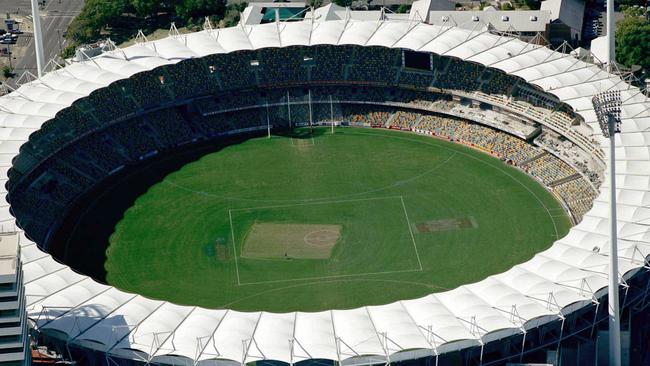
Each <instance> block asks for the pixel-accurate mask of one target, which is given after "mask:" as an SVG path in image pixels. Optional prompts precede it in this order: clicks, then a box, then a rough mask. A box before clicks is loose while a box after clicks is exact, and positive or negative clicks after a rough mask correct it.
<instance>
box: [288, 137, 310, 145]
mask: <svg viewBox="0 0 650 366" xmlns="http://www.w3.org/2000/svg"><path fill="white" fill-rule="evenodd" d="M309 139H310V140H311V144H312V146H315V145H316V142H315V141H314V136H313V135H312V136H311V137H310V138H309ZM293 140H294V137H291V146H296V145H294V143H293ZM296 140H298V141H303V140H304V139H296ZM298 145H300V144H298Z"/></svg>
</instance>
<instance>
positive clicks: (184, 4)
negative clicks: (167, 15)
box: [175, 0, 226, 21]
mask: <svg viewBox="0 0 650 366" xmlns="http://www.w3.org/2000/svg"><path fill="white" fill-rule="evenodd" d="M175 10H176V15H177V16H178V17H179V18H181V19H183V20H185V21H187V20H189V19H191V18H197V17H204V16H206V15H217V16H220V17H223V16H224V14H225V12H226V0H180V1H178V3H177V4H176V7H175Z"/></svg>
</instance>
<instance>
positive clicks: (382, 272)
mask: <svg viewBox="0 0 650 366" xmlns="http://www.w3.org/2000/svg"><path fill="white" fill-rule="evenodd" d="M386 199H399V200H400V202H401V204H402V209H403V210H404V217H405V218H406V225H407V226H408V229H409V233H410V235H411V241H412V242H413V248H415V257H416V258H417V260H418V265H419V267H420V268H419V269H404V270H395V271H381V272H366V273H352V274H343V275H332V276H320V277H303V278H292V279H285V280H269V281H256V282H244V283H242V282H241V280H240V277H239V264H238V261H237V241H236V239H235V229H234V225H233V221H232V212H233V211H247V210H262V209H274V208H285V207H296V206H308V205H325V204H335V203H345V202H358V201H377V200H386ZM228 218H229V219H230V233H231V235H232V242H233V253H234V255H235V271H236V273H237V285H238V286H246V285H261V284H266V283H281V282H293V281H306V280H326V279H334V278H348V277H361V276H371V275H379V274H391V273H406V272H422V271H423V270H424V269H423V268H422V262H421V261H420V253H419V252H418V248H417V245H416V244H415V236H414V235H413V230H412V229H411V222H410V220H409V217H408V214H407V213H406V206H405V205H404V197H403V196H385V197H369V198H357V199H349V200H336V201H324V202H303V203H296V204H288V205H275V206H259V207H244V208H233V209H229V210H228ZM242 258H244V257H242Z"/></svg>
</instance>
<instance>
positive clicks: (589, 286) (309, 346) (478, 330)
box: [0, 19, 650, 362]
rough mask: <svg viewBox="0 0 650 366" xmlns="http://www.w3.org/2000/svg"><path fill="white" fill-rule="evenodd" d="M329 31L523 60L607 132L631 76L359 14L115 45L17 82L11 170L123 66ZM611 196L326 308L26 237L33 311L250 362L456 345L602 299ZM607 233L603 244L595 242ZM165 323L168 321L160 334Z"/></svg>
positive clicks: (632, 197)
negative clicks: (540, 248) (181, 282)
mask: <svg viewBox="0 0 650 366" xmlns="http://www.w3.org/2000/svg"><path fill="white" fill-rule="evenodd" d="M318 44H356V45H380V46H387V47H398V48H407V49H415V50H422V51H430V52H434V53H438V54H446V55H448V56H453V57H457V58H460V59H466V60H471V61H475V62H478V63H481V64H483V65H487V66H491V67H494V68H497V69H500V70H503V71H505V72H508V73H513V74H514V75H517V76H520V77H522V78H523V79H525V80H528V81H531V82H532V83H533V84H535V85H537V86H539V87H540V88H542V89H544V90H546V91H547V92H549V93H552V94H554V95H556V96H557V97H558V98H559V99H560V100H562V101H564V102H566V103H568V104H569V105H571V106H572V107H574V108H576V109H577V110H578V113H580V114H581V115H582V116H583V117H584V118H585V120H586V121H587V123H590V124H591V127H592V128H595V133H596V134H595V137H596V138H597V139H600V140H602V139H601V138H600V137H599V134H597V132H598V127H597V126H596V125H595V124H594V122H595V114H594V112H593V109H592V106H591V101H590V96H591V95H592V94H594V93H597V92H599V91H601V90H604V89H608V88H615V89H628V88H629V87H628V86H627V85H626V84H624V83H622V82H621V81H620V78H618V77H617V76H608V75H607V74H606V73H605V72H603V71H600V70H598V69H596V68H594V67H593V66H591V65H588V64H585V63H583V62H582V61H577V60H576V59H575V58H573V57H572V56H568V55H564V54H559V53H556V52H554V51H552V50H549V49H548V48H545V47H539V46H534V45H530V44H526V43H524V42H522V41H519V40H514V39H509V38H507V37H498V36H494V35H491V34H489V33H487V32H486V30H485V29H478V28H477V29H475V30H467V29H458V28H446V27H439V26H433V25H428V24H424V23H419V24H415V23H409V22H400V21H397V20H395V21H383V22H382V21H360V20H354V19H351V20H333V21H318V22H314V23H312V22H311V21H304V22H291V23H281V24H275V23H269V24H263V25H255V26H246V27H243V26H236V27H232V28H227V29H219V30H216V29H215V30H214V31H212V33H211V34H210V33H208V32H207V31H203V32H197V33H193V34H188V35H182V36H178V37H176V38H166V39H162V40H159V41H152V42H147V43H144V44H136V45H133V46H130V47H126V48H124V49H122V50H115V51H111V52H109V53H105V54H103V55H101V56H98V57H97V58H95V59H94V60H95V62H92V61H89V62H85V63H82V64H75V65H71V66H67V67H66V68H65V69H64V70H57V71H54V72H50V73H48V74H46V75H45V76H43V77H42V78H41V80H35V81H33V82H31V83H27V84H25V85H23V86H21V88H19V90H18V93H14V94H10V95H8V96H3V97H0V106H2V107H1V108H0V154H4V155H2V156H1V157H0V168H1V169H3V172H5V173H6V171H7V169H8V168H9V165H10V163H11V157H12V156H13V155H14V154H16V153H17V152H18V148H19V146H20V145H21V144H22V143H23V141H24V140H26V139H27V138H28V136H29V134H30V133H32V132H33V131H34V129H35V128H39V127H40V126H41V125H42V124H43V123H44V122H45V121H47V120H48V119H50V118H51V117H53V116H54V115H55V114H56V113H57V112H58V111H60V110H61V109H63V108H65V107H66V106H69V105H70V104H71V103H72V102H74V101H75V100H78V99H80V98H81V97H83V96H86V95H88V94H90V93H91V92H92V91H94V90H97V89H98V88H101V87H103V86H105V85H108V84H110V83H112V82H115V81H117V80H120V79H122V78H126V77H130V76H132V75H134V74H136V73H139V72H143V71H146V70H152V69H154V68H156V67H159V66H161V65H169V64H174V63H177V62H179V61H181V60H184V59H189V58H194V57H201V56H206V55H210V54H216V53H225V52H233V51H238V50H246V49H260V48H265V47H286V46H294V45H318ZM20 94H23V95H25V96H26V97H27V98H29V99H31V100H29V99H27V98H25V97H21V96H20ZM622 96H623V99H624V100H625V101H626V102H625V105H624V107H623V117H624V118H625V119H626V120H625V123H624V125H623V130H624V134H622V135H620V136H619V137H618V138H617V140H618V143H619V147H618V148H617V159H618V171H619V175H618V176H617V182H618V183H619V187H618V188H619V190H618V199H619V219H620V226H619V232H620V233H621V235H624V236H626V237H627V238H626V239H624V240H621V243H620V253H619V254H620V255H621V262H620V268H621V272H622V273H625V272H628V273H632V272H633V271H635V270H636V269H637V268H639V267H640V266H641V265H642V263H643V261H642V258H641V256H644V255H647V254H648V253H650V248H646V247H643V248H642V249H641V250H637V249H636V248H635V247H634V245H635V243H637V242H643V243H647V242H648V241H650V229H648V226H645V225H639V224H638V223H640V220H643V221H645V220H650V209H648V208H645V207H643V206H647V205H650V174H649V173H648V168H649V167H650V134H648V133H647V131H645V132H644V131H643V130H644V129H646V128H648V127H650V112H648V107H650V102H648V100H647V98H645V97H644V96H642V95H640V94H639V93H638V90H637V89H634V88H631V89H630V90H626V91H624V92H622ZM3 127H4V128H3ZM576 131H578V130H576ZM581 131H582V130H580V131H579V132H581ZM603 148H604V151H605V152H606V151H607V149H606V146H603ZM603 187H606V184H605V185H603ZM607 200H608V197H607V195H606V194H601V195H600V196H599V197H598V198H597V200H596V202H595V204H594V207H593V209H592V210H591V211H590V212H589V213H587V215H586V216H585V219H584V220H583V222H582V223H580V224H578V225H577V226H576V227H574V228H572V229H571V231H570V232H569V234H568V235H567V236H565V237H564V238H561V239H559V240H558V241H557V242H556V243H555V244H554V245H553V246H552V247H551V248H550V249H548V250H546V251H544V252H541V253H539V254H537V255H536V256H535V257H534V258H533V259H531V260H530V261H528V262H526V263H522V264H520V265H517V266H515V267H513V268H512V269H510V270H509V271H507V272H504V273H501V274H497V275H494V276H491V277H489V278H487V279H485V280H483V281H481V282H478V283H475V284H470V285H466V286H462V287H459V288H457V289H454V290H450V291H447V292H444V293H437V294H432V295H428V296H425V297H422V298H420V299H412V300H405V301H400V302H396V303H392V304H387V305H383V306H369V307H362V308H358V309H350V310H331V311H323V312H318V313H302V312H297V313H287V314H274V313H265V312H264V313H261V312H253V313H244V312H237V311H230V310H208V309H202V308H197V307H187V306H180V305H174V304H170V303H167V302H161V301H154V300H150V299H147V298H144V297H142V296H138V295H134V294H127V293H124V292H122V291H120V290H117V289H115V288H112V287H109V286H105V285H102V284H98V283H96V282H94V281H93V280H92V279H90V278H87V277H85V276H83V275H80V274H77V273H75V272H73V271H72V270H70V269H69V268H67V267H66V266H65V265H63V264H60V263H58V262H56V261H55V260H54V259H52V258H51V257H50V256H49V255H47V254H46V253H43V252H41V251H40V250H39V249H38V248H37V247H36V246H35V245H34V244H32V243H30V242H29V241H28V240H27V239H26V238H24V237H23V238H22V239H24V240H22V239H21V245H22V258H23V261H24V266H23V268H24V272H25V282H26V295H27V298H28V311H29V314H30V317H32V318H37V317H38V316H39V314H41V315H42V316H43V317H42V319H40V320H39V322H38V324H37V326H38V327H40V329H42V330H48V331H56V333H55V334H58V335H64V336H65V337H69V339H71V340H72V341H73V342H76V343H77V344H81V345H83V346H86V347H90V348H94V349H99V350H102V351H109V350H110V352H111V353H112V354H115V355H121V356H123V357H140V358H142V357H145V358H150V357H154V360H155V359H163V358H165V357H168V356H177V357H184V358H187V359H190V360H199V361H201V360H203V361H207V360H210V359H214V358H219V359H226V360H232V361H235V362H241V361H242V357H245V358H246V359H245V361H254V360H259V359H273V360H279V361H284V362H291V361H294V362H295V361H298V360H304V359H309V358H325V359H333V360H334V359H337V358H338V357H339V353H338V352H337V349H339V350H340V351H341V352H340V357H341V358H342V359H343V360H345V359H348V358H356V357H360V356H365V355H372V356H377V357H380V358H385V357H386V356H387V355H386V353H389V354H396V353H397V352H400V351H402V350H406V349H411V350H412V349H421V350H425V351H426V350H432V348H433V349H435V350H436V351H437V352H445V351H451V350H455V349H458V348H462V347H469V346H475V345H478V344H479V343H480V342H486V341H489V340H491V339H495V338H498V337H502V336H507V335H509V334H515V333H519V332H521V329H522V327H523V328H527V327H530V326H536V325H537V324H539V323H541V322H544V321H549V320H552V319H557V316H558V314H560V313H562V312H564V311H572V309H575V308H576V307H578V306H587V305H589V304H591V303H592V302H593V300H594V299H593V297H592V295H593V294H594V293H597V292H599V291H600V292H602V291H603V289H605V288H606V285H607V283H606V275H605V274H606V271H607V264H608V253H607V240H608V239H607V236H606V232H607V225H606V221H607V220H606V217H607ZM0 210H2V211H1V213H0V221H2V220H3V218H5V217H7V218H8V216H6V214H7V210H6V206H0ZM594 246H599V247H600V251H599V252H595V251H593V247H594ZM639 253H641V255H639ZM549 294H550V295H552V298H553V303H550V302H549ZM57 307H59V308H58V310H54V309H55V308H57ZM513 307H514V308H516V310H517V316H516V317H514V316H513V314H512V313H511V311H512V308H513ZM154 334H159V336H158V339H156V342H154V337H156V336H154ZM290 341H293V347H292V346H291V342H290ZM429 342H431V343H429ZM153 343H155V344H156V346H155V347H152V344H153ZM292 349H293V351H292Z"/></svg>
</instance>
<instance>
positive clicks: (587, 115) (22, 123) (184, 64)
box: [0, 18, 650, 365]
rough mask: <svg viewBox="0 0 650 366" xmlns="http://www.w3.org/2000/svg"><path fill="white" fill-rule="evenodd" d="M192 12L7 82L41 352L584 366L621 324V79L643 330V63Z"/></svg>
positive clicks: (7, 159) (627, 259)
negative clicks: (613, 247)
mask: <svg viewBox="0 0 650 366" xmlns="http://www.w3.org/2000/svg"><path fill="white" fill-rule="evenodd" d="M174 29H175V28H174V27H172V30H171V31H170V35H169V37H167V38H165V39H162V40H158V41H148V40H147V39H146V38H145V37H140V38H139V41H138V42H137V43H136V44H135V45H133V46H129V47H125V48H117V47H114V46H111V47H109V48H110V49H109V50H108V51H107V52H104V53H103V54H101V55H100V56H97V57H92V58H89V59H87V60H85V61H83V62H79V63H74V64H70V65H66V66H63V67H60V66H58V65H52V66H54V67H52V69H51V70H50V71H49V72H48V73H46V74H45V75H43V76H42V77H40V78H34V80H30V81H27V80H24V81H25V82H24V83H23V84H22V85H21V86H20V87H19V88H18V89H16V90H15V91H13V92H12V93H10V94H8V95H6V96H3V97H0V121H2V143H1V144H0V149H1V150H0V153H1V154H2V156H3V159H2V162H3V168H4V169H5V171H6V174H7V177H8V179H7V180H6V184H5V189H6V193H7V201H8V204H6V205H4V206H3V210H4V211H3V214H2V215H1V216H0V218H2V220H3V222H2V228H3V232H4V233H6V235H12V233H14V232H17V233H16V234H13V235H15V236H17V237H18V240H19V244H20V255H21V260H22V272H23V281H24V283H25V293H24V297H25V299H24V306H25V308H26V310H27V316H28V318H29V327H30V329H31V331H32V333H33V334H35V336H36V337H37V338H38V339H39V341H40V342H42V343H43V344H47V345H49V346H50V347H52V348H53V349H58V350H60V351H61V352H62V353H64V354H66V355H68V356H70V358H72V359H75V360H81V361H79V362H81V363H83V364H173V365H178V364H187V365H197V364H199V365H211V364H244V363H250V362H269V363H278V364H280V363H281V364H291V365H293V364H294V363H305V364H311V363H318V364H322V363H325V364H335V363H339V364H344V365H360V364H387V363H405V364H406V363H412V364H431V365H434V364H435V365H489V364H495V365H496V364H504V363H506V362H544V361H546V360H547V357H548V354H549V352H551V353H553V354H555V355H556V356H555V357H566V360H567V362H571V361H570V360H574V361H579V360H580V358H579V355H576V354H575V353H572V352H571V351H570V350H571V349H573V348H575V347H576V344H579V343H580V342H582V341H583V340H584V339H593V338H594V337H596V336H597V335H598V333H599V332H600V331H601V328H602V326H603V324H605V325H606V323H607V322H606V319H607V309H606V306H603V304H604V303H605V301H606V298H607V283H608V280H607V268H608V257H609V256H608V250H607V245H606V244H607V242H608V237H607V232H608V229H609V226H608V219H607V217H608V214H607V212H608V211H607V206H608V202H609V198H608V196H607V194H605V193H603V194H601V193H600V192H601V191H602V190H603V189H604V188H606V183H605V182H606V180H605V176H606V175H605V170H606V163H605V157H606V156H607V145H606V143H605V139H604V138H603V137H602V136H601V134H600V130H599V126H598V122H597V119H596V114H595V112H594V109H593V106H592V103H591V98H592V97H593V96H594V95H595V94H598V93H600V92H603V91H607V90H620V93H621V97H622V99H623V108H622V111H621V117H622V120H623V125H622V132H621V133H620V135H619V136H618V139H617V143H618V151H617V152H616V155H617V170H618V175H617V176H616V180H617V183H618V188H619V189H618V192H617V197H618V213H619V217H618V220H619V235H620V241H619V253H618V255H619V269H620V274H621V276H622V284H623V285H622V286H621V288H620V298H621V309H622V313H623V316H622V318H623V319H627V320H626V321H625V322H624V327H628V328H627V330H630V328H631V327H633V325H632V324H633V323H634V321H633V319H636V317H637V316H640V315H639V314H642V310H643V309H645V307H646V306H647V304H646V302H647V301H646V297H647V295H648V271H647V268H648V262H647V256H648V254H650V250H649V248H648V240H650V232H649V230H648V225H647V220H648V217H649V215H650V209H648V207H647V206H648V204H649V202H650V195H648V191H649V190H650V180H649V176H650V175H649V174H650V173H649V172H650V141H649V139H650V136H649V134H648V132H647V130H648V128H650V102H649V101H648V100H647V97H646V96H645V95H644V94H643V93H642V92H641V91H640V90H639V89H638V88H636V87H633V86H630V85H629V84H628V83H627V82H626V81H625V80H624V79H623V78H622V76H621V75H617V74H613V73H608V72H606V71H603V70H602V69H601V68H600V67H599V66H597V65H595V64H594V63H593V60H588V61H590V62H587V60H582V59H579V58H576V57H574V56H573V55H571V54H567V53H561V52H558V51H557V50H552V49H550V48H548V47H546V46H543V45H541V44H538V42H535V40H533V41H531V42H523V41H521V40H518V39H516V38H513V37H510V36H509V35H507V34H495V33H494V32H491V31H490V28H489V27H477V28H476V29H474V30H470V29H464V28H459V27H455V26H449V27H441V26H435V25H429V24H425V23H421V22H414V21H398V20H381V21H363V20H353V19H349V18H348V19H346V20H342V21H326V20H322V21H319V20H317V19H313V20H305V21H297V22H286V23H279V22H276V23H268V24H260V25H254V26H244V25H240V26H236V27H232V28H224V29H212V28H211V27H210V25H209V24H206V27H205V29H204V30H203V31H200V32H196V33H191V34H184V35H181V34H179V33H178V32H176V31H175V30H174ZM296 159H302V160H300V164H302V165H300V164H298V165H296V164H293V163H292V162H295V161H297V160H296ZM296 166H300V167H301V169H296V168H295V167H296ZM233 171H234V172H236V173H237V174H231V172H233ZM253 173H254V174H253ZM350 177H352V178H350ZM354 177H358V179H357V178H354ZM359 182H360V183H361V184H360V185H361V186H358V185H355V184H353V183H359ZM256 184H257V185H256ZM251 187H261V188H257V189H255V190H254V192H255V193H256V194H257V195H255V194H252V193H251V189H250V188H251ZM170 192H173V193H170ZM486 192H488V193H489V194H487V193H486ZM494 192H500V193H494ZM603 192H604V191H603ZM219 195H223V196H219ZM233 197H234V198H233ZM206 202H207V203H206ZM215 202H216V203H215ZM224 202H225V203H224ZM202 205H204V206H202ZM211 205H212V206H211ZM214 205H217V206H219V205H225V206H224V207H225V208H224V207H221V206H219V209H218V210H217V209H215V208H214ZM215 210H216V211H215ZM219 210H221V211H219ZM214 212H217V214H214ZM158 213H160V216H159V217H158V216H156V215H158ZM212 214H214V217H213V216H211V215H212ZM343 214H345V218H343V219H338V218H337V219H334V217H338V215H343ZM118 222H119V223H118ZM152 223H153V224H152ZM155 223H157V224H155ZM115 225H117V226H115ZM371 225H372V226H371ZM211 226H214V227H215V228H217V229H214V230H212V229H205V228H206V227H211ZM197 230H198V231H197ZM202 230H203V231H202ZM211 230H212V231H211ZM198 232H201V233H200V234H199V233H198ZM109 237H110V239H109ZM97 238H106V239H105V241H107V243H105V244H103V243H102V241H101V240H96V239H97ZM238 238H239V239H238ZM108 241H110V245H108ZM271 242H273V244H276V243H279V244H277V245H275V246H273V245H267V244H268V243H271ZM165 243H167V244H169V245H171V246H172V247H171V249H170V247H169V246H165V245H166V244H165ZM286 243H289V244H286ZM469 243H471V245H463V244H469ZM181 244H182V245H181ZM353 244H354V245H353ZM134 245H137V246H139V245H142V247H139V248H138V250H135V249H133V246H134ZM183 245H186V247H185V248H188V247H193V248H195V249H196V248H198V250H194V251H192V250H189V249H186V250H185V251H183V250H181V251H179V248H178V247H179V246H180V247H183ZM436 245H437V246H436ZM440 248H444V250H441V249H440ZM185 252H193V253H194V257H191V256H188V257H187V258H189V259H191V261H189V260H188V261H185V260H184V259H183V258H178V256H179V253H181V256H182V255H184V253H185ZM197 253H198V254H197ZM197 258H200V259H197ZM154 259H155V260H156V262H150V261H153V260H154ZM194 259H196V260H197V261H195V260H194ZM201 261H203V262H201ZM319 261H320V262H319ZM147 263H151V264H150V266H149V267H148V266H147ZM206 263H207V264H206ZM314 263H325V264H323V265H322V266H320V265H315V264H314ZM179 266H182V268H183V269H184V270H185V271H184V272H182V273H181V272H173V271H172V272H169V271H170V268H171V269H173V268H178V267H179ZM204 267H209V268H207V269H206V268H204ZM195 269H196V270H195ZM160 272H162V273H160ZM188 273H189V274H188ZM147 276H149V277H147ZM161 276H162V277H161ZM161 279H162V280H161ZM341 279H345V280H346V281H345V282H344V281H342V280H341ZM350 279H355V280H351V281H348V280H350ZM357 279H358V280H357ZM141 280H142V281H141ZM156 281H157V282H156ZM305 281H310V282H309V286H302V287H301V284H303V283H306V282H305ZM373 281H374V282H373ZM382 281H383V282H382ZM390 281H394V282H395V283H394V284H392V285H391V284H389V283H390ZM418 281H420V282H421V283H420V285H422V284H424V285H425V286H420V285H417V286H413V287H409V286H411V285H409V282H411V283H412V282H418ZM172 283H173V285H172ZM287 283H290V284H297V285H296V286H287ZM278 284H279V285H278ZM321 285H322V287H319V286H321ZM255 286H258V287H255ZM220 289H224V290H223V291H221V292H220V291H219V290H220ZM249 289H252V290H250V291H252V292H255V291H258V292H260V291H262V290H266V291H267V292H265V293H263V295H262V296H259V295H258V294H255V293H254V294H251V293H248V292H246V291H249ZM275 289H281V291H280V290H278V291H276V292H273V291H275ZM287 289H288V290H287ZM273 293H274V294H275V295H273ZM241 299H249V300H248V301H240V300H241ZM578 353H579V352H578ZM572 357H573V358H572Z"/></svg>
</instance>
